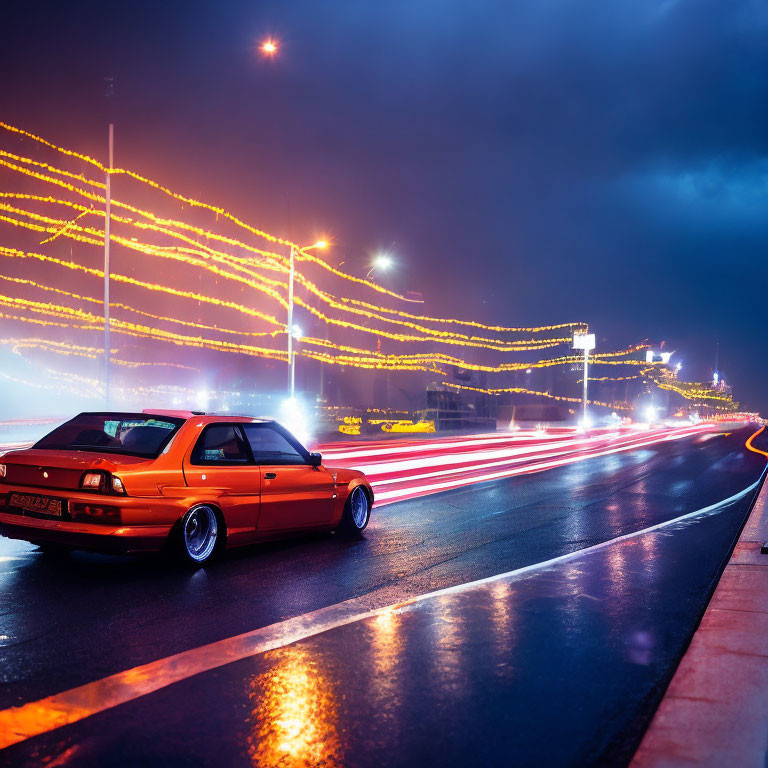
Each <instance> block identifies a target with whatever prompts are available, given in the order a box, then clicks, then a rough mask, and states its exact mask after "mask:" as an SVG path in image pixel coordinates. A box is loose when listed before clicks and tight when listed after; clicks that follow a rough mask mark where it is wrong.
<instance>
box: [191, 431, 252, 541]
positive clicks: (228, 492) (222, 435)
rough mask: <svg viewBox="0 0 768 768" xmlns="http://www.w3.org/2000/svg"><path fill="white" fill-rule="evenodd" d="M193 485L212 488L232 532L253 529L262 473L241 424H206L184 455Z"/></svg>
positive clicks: (229, 531) (234, 533) (236, 532)
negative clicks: (255, 461)
mask: <svg viewBox="0 0 768 768" xmlns="http://www.w3.org/2000/svg"><path fill="white" fill-rule="evenodd" d="M184 477H185V479H186V482H187V485H188V486H189V487H190V488H199V489H201V496H205V495H206V494H205V489H211V491H212V492H215V494H216V500H217V502H218V503H219V504H220V505H221V507H222V512H223V513H224V518H225V521H226V524H227V531H228V534H229V535H230V536H236V535H237V534H239V533H247V532H248V531H254V530H255V529H256V526H257V524H258V519H259V501H260V491H261V473H260V471H259V467H258V466H257V465H256V464H255V463H254V462H253V459H252V457H251V453H250V451H249V449H248V445H247V443H246V440H245V436H244V434H243V432H242V428H241V425H240V424H226V423H213V424H208V425H206V426H205V427H203V429H202V431H201V433H200V435H199V437H198V439H197V441H196V442H195V444H194V445H193V447H192V449H191V450H190V451H189V453H188V455H187V456H185V458H184Z"/></svg>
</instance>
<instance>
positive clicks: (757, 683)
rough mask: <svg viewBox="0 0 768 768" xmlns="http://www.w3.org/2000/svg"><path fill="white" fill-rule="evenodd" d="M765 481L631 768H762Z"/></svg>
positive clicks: (766, 705)
mask: <svg viewBox="0 0 768 768" xmlns="http://www.w3.org/2000/svg"><path fill="white" fill-rule="evenodd" d="M766 541H768V482H763V485H762V488H761V490H760V493H759V495H758V497H757V499H756V501H755V503H754V505H753V506H752V511H751V512H750V514H749V517H748V519H747V522H746V524H745V525H744V528H743V530H742V532H741V535H740V536H739V539H738V541H737V543H736V546H735V547H734V550H733V553H732V555H731V558H730V560H729V561H728V564H727V565H726V567H725V570H724V571H723V573H722V576H721V577H720V581H719V582H718V584H717V587H716V588H715V591H714V594H713V595H712V599H711V600H710V602H709V605H708V606H707V609H706V611H705V612H704V616H703V617H702V619H701V623H700V625H699V627H698V629H697V630H696V632H695V633H694V635H693V638H692V640H691V644H690V645H689V647H688V650H687V651H686V653H685V655H684V656H683V658H682V660H681V661H680V664H679V666H678V668H677V671H676V672H675V675H674V677H673V678H672V682H671V683H670V684H669V687H668V688H667V691H666V693H665V695H664V698H663V699H662V701H661V704H659V708H658V709H657V710H656V714H655V715H654V717H653V720H652V721H651V724H650V726H649V727H648V730H647V731H646V733H645V736H644V737H643V740H642V741H641V742H640V746H639V747H638V750H637V752H636V753H635V756H634V758H633V759H632V762H631V764H630V765H631V766H632V768H678V767H679V766H705V767H706V768H709V767H710V766H711V767H712V768H722V766H729V765H732V766H740V768H750V766H755V768H757V766H760V768H763V767H764V766H765V765H766V756H767V755H768V555H765V554H761V548H762V547H763V545H764V544H765V543H766Z"/></svg>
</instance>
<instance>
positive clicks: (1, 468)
mask: <svg viewBox="0 0 768 768" xmlns="http://www.w3.org/2000/svg"><path fill="white" fill-rule="evenodd" d="M7 472H8V469H7V467H6V466H5V464H0V480H1V479H2V478H4V477H5V475H6V473H7Z"/></svg>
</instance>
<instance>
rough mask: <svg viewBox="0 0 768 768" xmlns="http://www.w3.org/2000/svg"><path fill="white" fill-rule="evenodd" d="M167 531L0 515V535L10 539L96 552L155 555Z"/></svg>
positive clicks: (159, 527)
mask: <svg viewBox="0 0 768 768" xmlns="http://www.w3.org/2000/svg"><path fill="white" fill-rule="evenodd" d="M171 528H172V526H171V525H136V526H125V525H114V526H113V525H103V524H100V523H98V524H96V523H81V522H74V521H70V520H49V519H40V518H33V517H26V516H23V515H19V514H14V513H8V512H0V534H2V535H3V536H7V537H8V538H10V539H22V540H24V541H29V542H32V543H33V544H62V545H64V546H69V547H74V548H77V549H90V550H94V551H96V552H112V553H118V554H131V553H138V552H158V551H160V550H161V549H162V548H163V546H164V545H165V542H166V541H167V540H168V535H169V534H170V532H171Z"/></svg>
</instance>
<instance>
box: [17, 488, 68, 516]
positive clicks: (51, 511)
mask: <svg viewBox="0 0 768 768" xmlns="http://www.w3.org/2000/svg"><path fill="white" fill-rule="evenodd" d="M8 505H9V506H11V507H19V509H23V510H24V511H25V512H39V513H40V514H43V515H54V516H55V517H61V515H62V512H63V507H64V502H63V501H62V500H61V499H52V498H51V497H50V496H38V495H37V494H34V493H12V494H11V498H10V499H8Z"/></svg>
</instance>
